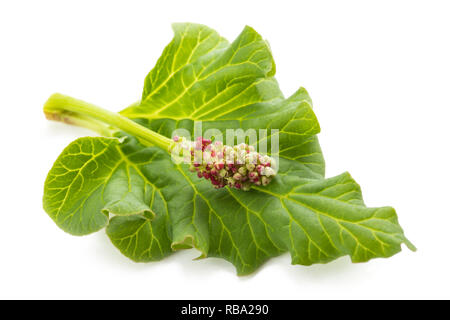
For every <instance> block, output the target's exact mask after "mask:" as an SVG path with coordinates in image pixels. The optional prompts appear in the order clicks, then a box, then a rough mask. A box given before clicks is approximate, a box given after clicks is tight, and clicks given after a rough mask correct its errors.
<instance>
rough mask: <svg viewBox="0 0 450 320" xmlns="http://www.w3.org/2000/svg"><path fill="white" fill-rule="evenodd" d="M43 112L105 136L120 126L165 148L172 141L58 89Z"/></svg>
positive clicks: (146, 140)
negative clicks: (64, 93)
mask: <svg viewBox="0 0 450 320" xmlns="http://www.w3.org/2000/svg"><path fill="white" fill-rule="evenodd" d="M44 113H45V116H46V117H47V119H49V120H55V121H61V122H64V123H68V124H72V125H77V126H81V127H85V128H88V129H91V130H93V131H96V132H98V133H99V134H101V135H104V136H111V135H113V133H114V132H115V131H117V129H119V130H122V131H125V132H127V133H129V134H131V135H133V136H135V137H137V138H138V139H139V140H140V141H141V142H142V143H144V144H146V145H155V146H158V147H161V148H163V149H165V150H168V149H169V147H170V146H171V144H172V143H173V141H172V140H171V139H169V138H167V137H165V136H163V135H160V134H159V133H156V132H154V131H152V130H149V129H147V128H145V127H143V126H141V125H139V124H138V123H136V122H134V121H132V120H130V119H128V118H126V117H124V116H122V115H120V114H119V113H116V112H111V111H108V110H105V109H103V108H100V107H98V106H96V105H93V104H90V103H88V102H85V101H82V100H78V99H75V98H72V97H69V96H66V95H62V94H59V93H55V94H53V95H52V96H50V98H49V99H48V100H47V102H46V103H45V105H44Z"/></svg>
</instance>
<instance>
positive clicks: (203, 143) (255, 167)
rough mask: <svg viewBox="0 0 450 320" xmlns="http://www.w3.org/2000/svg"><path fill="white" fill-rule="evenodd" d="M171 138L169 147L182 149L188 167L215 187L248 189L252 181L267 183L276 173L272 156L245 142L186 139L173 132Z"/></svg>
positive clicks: (255, 183)
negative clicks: (225, 142)
mask: <svg viewBox="0 0 450 320" xmlns="http://www.w3.org/2000/svg"><path fill="white" fill-rule="evenodd" d="M173 140H174V141H175V145H174V147H173V149H172V150H175V151H176V152H177V153H178V154H179V152H180V151H184V152H185V162H187V163H190V167H189V169H190V171H191V172H197V176H198V177H199V178H205V179H207V180H210V181H211V183H212V184H213V185H214V186H215V188H217V189H219V188H223V187H225V186H228V187H230V188H236V189H242V190H245V191H247V190H250V188H251V186H252V185H256V186H261V185H263V186H266V185H267V184H269V182H270V181H271V179H272V178H273V177H274V176H275V170H274V167H275V165H276V163H275V160H274V159H273V158H271V157H269V156H267V155H261V154H259V153H258V152H256V151H255V149H254V147H253V146H249V145H247V144H245V143H241V144H239V145H237V146H234V147H231V146H227V145H224V144H223V143H222V142H219V141H216V142H211V140H209V139H203V138H202V137H199V138H197V139H196V140H195V141H189V140H187V139H186V138H184V137H178V136H175V137H174V138H173ZM186 155H187V156H186Z"/></svg>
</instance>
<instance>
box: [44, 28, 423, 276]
mask: <svg viewBox="0 0 450 320" xmlns="http://www.w3.org/2000/svg"><path fill="white" fill-rule="evenodd" d="M174 31H175V37H174V39H173V41H172V42H171V43H170V44H169V45H168V46H167V47H166V49H165V50H164V52H163V55H162V56H161V58H160V59H159V60H158V63H157V65H156V66H155V68H154V69H153V70H152V71H151V72H150V74H149V75H148V76H147V78H146V81H145V86H144V92H143V97H142V101H141V102H140V103H139V104H136V105H133V106H131V107H129V108H127V109H125V110H124V111H123V112H122V114H123V115H125V116H127V117H130V118H132V119H134V120H135V121H137V122H138V123H140V124H142V125H144V126H146V127H147V128H150V129H152V130H154V131H157V132H159V133H161V134H163V135H165V136H167V137H170V136H171V134H172V132H173V130H175V129H179V128H184V129H187V130H188V131H190V132H192V131H193V126H194V121H200V120H201V121H202V123H203V130H206V129H209V128H217V129H219V130H220V131H221V132H223V133H225V130H226V129H230V128H231V129H237V128H242V129H244V130H246V129H256V130H259V129H269V136H268V138H270V129H279V130H280V134H279V144H280V151H279V172H278V174H277V176H276V177H275V178H274V180H273V181H272V182H271V183H270V184H269V185H268V186H266V187H257V188H255V187H254V188H253V189H252V190H251V191H248V192H244V191H239V190H235V189H233V190H231V189H228V188H224V189H220V190H216V189H214V188H213V187H212V185H211V184H210V183H209V182H208V181H206V180H204V179H199V178H197V176H196V175H195V174H193V173H191V172H189V170H187V165H177V164H175V163H173V162H172V160H171V158H170V155H169V154H168V153H167V152H166V151H165V150H162V149H159V148H157V147H145V146H143V145H141V144H140V143H139V141H138V140H137V139H136V138H134V137H132V136H129V135H125V134H123V133H121V134H119V135H118V136H117V137H116V138H80V139H78V140H76V141H74V142H73V143H72V144H71V145H69V146H68V147H67V148H66V149H65V150H64V151H63V153H62V154H61V155H60V157H59V158H58V159H57V161H56V162H55V164H54V166H53V168H52V169H51V171H50V173H49V176H48V178H47V181H46V184H45V193H44V207H45V209H46V211H47V212H48V213H49V215H50V216H51V217H52V218H53V219H54V220H55V222H56V223H57V224H58V225H59V226H60V227H61V228H62V229H64V230H65V231H67V232H69V233H72V234H77V235H82V234H89V233H91V232H94V231H97V230H99V229H101V228H103V227H105V226H107V228H106V231H107V234H108V236H109V237H110V239H111V241H112V243H113V244H114V245H115V246H116V247H117V248H118V249H119V250H120V251H121V252H122V253H123V254H124V255H125V256H127V257H129V258H130V259H133V260H134V261H140V262H144V261H154V260H159V259H161V258H163V257H165V256H166V255H168V254H170V253H171V252H173V250H177V249H185V248H192V247H195V248H196V249H198V250H199V251H200V257H202V258H205V257H220V258H223V259H226V260H228V261H230V262H231V263H233V264H234V265H235V267H236V269H237V272H238V274H248V273H251V272H252V271H254V270H255V269H256V268H257V267H258V266H260V265H261V264H262V263H263V262H264V261H266V260H267V259H269V258H271V257H274V256H277V255H279V254H281V253H283V252H290V254H291V256H292V263H294V264H302V265H310V264H313V263H326V262H329V261H331V260H333V259H336V258H338V257H341V256H344V255H348V256H350V257H351V259H352V261H353V262H363V261H367V260H369V259H371V258H376V257H389V256H392V255H393V254H395V253H397V252H399V251H400V250H401V244H402V243H406V244H407V245H408V246H409V247H410V248H411V249H414V247H413V245H412V244H410V242H409V241H408V240H407V239H406V237H405V236H404V233H403V230H402V229H401V227H400V225H399V224H398V221H397V216H396V213H395V210H394V209H393V208H390V207H381V208H368V207H366V206H365V205H364V202H363V200H362V195H361V190H360V187H359V185H358V184H357V183H356V182H355V181H354V180H353V179H352V178H351V176H350V175H349V174H348V173H344V174H342V175H339V176H337V177H334V178H329V179H325V178H324V177H323V176H324V162H323V157H322V152H321V150H320V146H319V144H318V140H317V137H316V134H317V133H318V132H319V130H320V128H319V125H318V122H317V119H316V117H315V115H314V113H313V111H312V108H311V100H310V98H309V96H308V94H307V92H306V91H305V90H304V89H302V88H301V89H299V90H298V91H297V92H296V93H294V94H293V95H292V96H291V97H289V98H287V99H285V98H284V97H283V95H282V94H281V91H280V90H279V88H278V85H277V83H276V81H275V79H274V78H273V76H274V73H275V67H274V63H273V59H272V55H271V52H270V50H269V47H268V46H267V43H266V42H265V41H264V40H262V39H261V37H260V36H259V35H258V34H257V33H256V32H255V31H254V30H253V29H251V28H249V27H247V28H245V29H244V31H243V32H242V34H241V35H240V36H239V37H238V38H237V39H236V40H235V41H234V42H233V43H231V44H229V43H228V42H227V41H226V40H224V39H223V38H221V37H220V36H219V35H218V34H217V33H216V32H215V31H213V30H211V29H209V28H207V27H204V26H201V25H194V24H177V25H175V27H174ZM263 139H266V138H264V137H263V136H260V137H259V140H263ZM269 140H270V139H269ZM111 216H112V217H111ZM108 217H111V219H109V224H108Z"/></svg>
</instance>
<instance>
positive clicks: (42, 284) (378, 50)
mask: <svg viewBox="0 0 450 320" xmlns="http://www.w3.org/2000/svg"><path fill="white" fill-rule="evenodd" d="M449 16H450V6H449V3H448V2H445V1H411V0H409V1H380V0H378V1H317V0H316V1H273V0H272V1H262V0H258V1H244V0H240V1H231V0H227V1H166V0H165V1H121V2H119V1H111V0H110V1H80V0H78V1H71V2H69V1H2V2H1V4H0V124H1V126H0V130H1V149H0V150H1V157H0V162H1V163H0V168H1V169H0V170H1V176H0V188H1V190H0V191H1V193H0V194H1V196H0V197H1V198H0V200H1V202H0V203H1V206H0V207H1V213H0V214H1V220H0V298H145V299H154V298H158V299H170V298H173V299H178V298H185V299H190V298H203V299H206V298H207V299H210V298H211V299H212V298H222V299H228V298H236V299H240V298H246V299H262V298H266V299H281V298H283V299H300V298H307V299H309V298H311V299H313V298H388V299H389V298H450V294H449V289H448V288H449V287H450V276H449V270H450V250H449V245H448V243H449V236H448V234H449V230H450V210H449V200H448V199H449V197H450V186H449V183H448V182H449V181H450V169H449V163H450V153H449V141H448V139H449V138H450V125H449V122H450V113H449V108H450V62H449V61H450V41H449V33H450V18H449ZM172 22H197V23H203V24H206V25H208V26H210V27H212V28H214V29H216V30H217V31H219V32H220V33H221V34H222V35H224V36H225V37H227V38H228V39H229V40H233V39H234V38H235V37H236V36H237V35H238V34H239V32H240V31H241V29H242V28H243V27H244V25H246V24H248V25H250V26H252V27H254V28H255V29H256V30H257V31H258V32H259V33H261V34H262V35H263V37H264V38H266V39H268V40H269V41H270V44H271V47H272V50H273V53H274V56H275V60H276V62H277V79H278V80H279V82H280V85H281V88H282V89H283V91H284V93H285V95H290V94H291V93H292V92H294V91H295V90H296V89H297V88H298V87H299V86H304V87H306V88H307V90H308V91H309V93H310V94H311V96H312V99H313V101H314V108H315V111H316V113H317V116H318V118H319V121H320V123H321V127H322V133H321V134H320V136H319V137H320V141H321V145H322V148H323V151H324V155H325V159H326V161H327V176H328V177H330V176H333V175H336V174H339V173H341V172H343V171H347V170H348V171H350V172H351V174H352V176H353V177H354V178H355V179H356V181H358V182H359V183H360V184H361V186H362V189H363V193H364V196H365V201H366V203H367V204H368V205H369V206H382V205H392V206H393V207H395V208H396V209H397V212H398V215H399V218H400V223H401V225H402V227H403V228H404V230H405V231H406V234H407V236H408V237H409V238H410V239H411V240H412V241H413V243H414V244H415V245H416V246H417V247H418V249H419V251H418V252H416V253H412V252H410V251H408V250H407V249H406V248H404V251H402V252H401V253H399V254H398V255H396V256H394V257H393V258H390V259H377V260H373V261H371V262H369V263H366V264H351V263H350V261H349V259H348V258H341V259H339V260H337V261H335V262H333V263H330V264H327V265H316V266H312V267H302V266H292V265H290V258H289V256H288V255H283V256H281V257H278V258H274V259H271V260H270V261H269V262H268V263H266V264H265V265H264V266H263V267H262V268H261V269H260V270H258V271H257V272H256V273H255V274H253V275H251V276H247V277H241V278H239V277H237V276H236V275H235V271H234V268H233V266H232V265H231V264H229V263H228V262H225V261H223V260H219V259H212V258H211V259H205V260H201V261H191V259H192V258H194V257H196V256H197V252H195V251H193V250H188V251H183V252H178V253H176V254H174V255H172V256H171V257H169V258H167V259H166V260H164V261H162V262H158V263H149V264H135V263H133V262H130V261H128V260H127V259H126V258H125V257H123V256H122V255H121V254H120V253H119V252H118V251H117V250H116V249H115V248H114V247H113V246H112V245H111V244H110V242H109V240H108V238H107V237H106V235H105V233H104V231H100V232H98V233H96V234H93V235H90V236H86V237H81V238H80V237H73V236H70V235H68V234H66V233H64V232H63V231H61V230H60V229H59V228H57V227H56V225H55V224H54V223H53V222H52V220H51V219H50V218H49V217H48V216H47V215H46V213H45V212H44V211H43V209H42V204H41V198H42V191H43V190H42V188H43V183H44V180H45V176H46V174H47V172H48V170H49V169H50V167H51V165H52V163H53V161H54V160H55V159H56V157H57V156H58V154H59V153H60V152H61V150H62V149H63V148H64V147H65V146H66V145H67V144H68V143H69V142H71V141H72V140H73V139H75V138H77V137H80V136H84V135H89V134H91V133H90V132H89V131H87V130H83V129H80V128H74V127H69V126H65V125H63V124H58V123H51V122H49V121H46V120H45V118H44V115H43V113H42V105H43V103H44V102H45V100H46V99H47V97H48V96H49V95H50V94H52V93H54V92H61V93H65V94H69V95H72V96H74V97H79V98H81V99H83V100H86V101H89V102H92V103H96V104H98V105H101V106H103V107H105V108H109V109H111V110H116V111H118V110H120V109H121V108H123V107H124V106H126V105H128V104H130V103H132V102H134V101H136V100H138V99H139V97H140V94H141V89H142V85H143V79H144V77H145V76H146V74H147V73H148V71H149V70H150V69H151V68H152V67H153V65H154V63H155V62H156V59H157V58H158V57H159V55H160V54H161V52H162V50H163V48H164V46H165V45H166V44H167V43H168V42H169V41H170V40H171V38H172V31H171V27H170V24H171V23H172Z"/></svg>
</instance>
